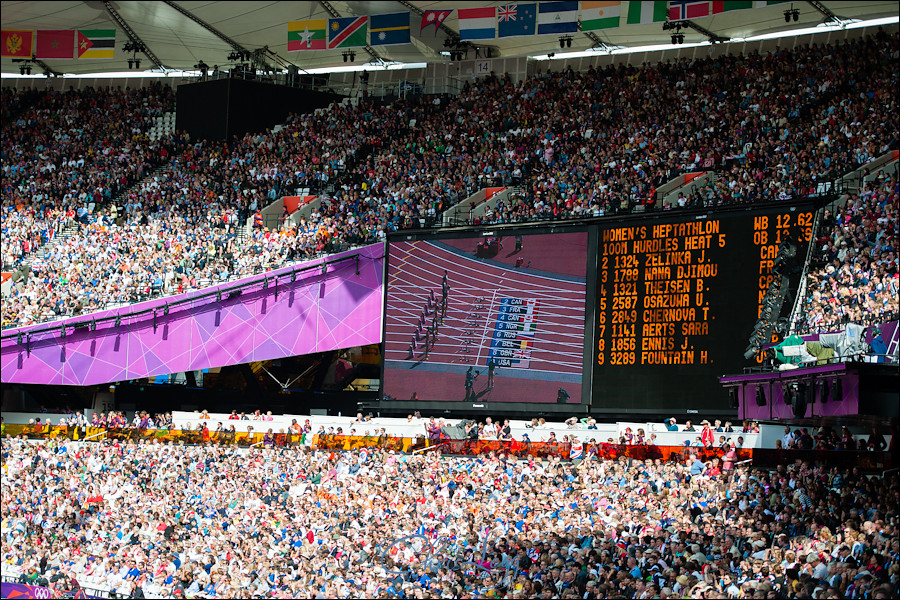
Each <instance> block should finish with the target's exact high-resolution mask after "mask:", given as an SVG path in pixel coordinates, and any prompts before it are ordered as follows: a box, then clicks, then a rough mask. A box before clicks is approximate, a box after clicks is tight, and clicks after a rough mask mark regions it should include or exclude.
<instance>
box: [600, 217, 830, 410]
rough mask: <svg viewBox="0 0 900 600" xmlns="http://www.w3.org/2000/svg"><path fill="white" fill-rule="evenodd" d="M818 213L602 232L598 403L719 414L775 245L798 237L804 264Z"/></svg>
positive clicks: (770, 274)
mask: <svg viewBox="0 0 900 600" xmlns="http://www.w3.org/2000/svg"><path fill="white" fill-rule="evenodd" d="M813 214H814V212H813V210H812V207H798V206H793V207H788V208H783V209H781V210H779V211H769V212H765V211H763V212H760V211H755V212H753V213H737V214H730V215H727V214H726V215H722V216H718V215H715V216H714V215H700V216H695V217H693V218H690V219H684V220H671V221H669V220H665V221H663V220H660V221H656V222H653V221H650V222H647V221H644V222H638V223H635V224H633V225H631V224H625V225H621V226H609V227H601V232H600V236H599V249H598V255H597V269H598V277H597V294H596V310H595V322H596V324H595V329H596V331H595V336H594V339H595V348H594V350H595V351H594V356H595V370H594V385H593V388H594V391H593V402H592V404H593V405H594V406H595V407H597V408H603V407H605V408H610V409H612V408H616V409H644V410H653V409H662V408H663V407H666V406H679V405H680V406H685V405H690V406H692V407H696V409H698V410H699V409H704V408H707V409H716V410H721V409H722V396H723V394H724V392H723V391H722V389H721V388H720V387H719V385H718V382H717V376H718V375H721V374H723V373H726V372H729V371H734V370H739V369H740V368H741V367H742V366H744V365H745V364H746V360H745V359H744V358H743V350H744V348H745V346H746V341H747V339H748V338H749V335H750V332H751V331H752V328H753V325H754V323H755V322H756V319H757V317H758V316H759V313H760V310H761V308H762V300H763V297H764V296H765V293H766V290H767V288H768V286H769V284H770V283H771V282H772V280H773V278H774V268H775V257H776V255H777V254H778V249H779V246H780V245H781V244H782V242H784V241H785V240H788V239H791V240H793V241H794V242H795V243H796V245H797V255H798V257H799V259H800V260H801V261H802V257H803V256H805V253H806V245H807V243H808V242H809V240H810V238H811V235H812V225H813ZM757 360H758V361H761V360H762V358H761V357H760V356H758V357H757Z"/></svg>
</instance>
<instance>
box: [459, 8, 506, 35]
mask: <svg viewBox="0 0 900 600" xmlns="http://www.w3.org/2000/svg"><path fill="white" fill-rule="evenodd" d="M456 14H457V15H458V16H459V39H460V40H492V39H494V38H495V37H497V13H496V8H495V7H493V6H488V7H485V8H460V9H458V10H457V11H456Z"/></svg>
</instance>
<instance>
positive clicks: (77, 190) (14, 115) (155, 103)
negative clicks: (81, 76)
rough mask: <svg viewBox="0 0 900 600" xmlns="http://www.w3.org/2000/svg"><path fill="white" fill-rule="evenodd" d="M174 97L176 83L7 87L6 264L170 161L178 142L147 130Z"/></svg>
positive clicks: (1, 178)
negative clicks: (79, 87) (154, 136)
mask: <svg viewBox="0 0 900 600" xmlns="http://www.w3.org/2000/svg"><path fill="white" fill-rule="evenodd" d="M174 102H175V95H174V93H173V91H172V90H171V88H169V87H164V86H162V85H153V86H149V87H146V88H142V89H138V90H130V89H127V88H126V89H125V90H121V89H116V90H113V89H94V88H85V89H83V90H77V91H76V90H70V91H68V92H57V91H53V90H45V91H42V92H34V91H25V92H16V91H12V90H7V89H4V90H3V104H4V115H3V117H4V119H3V136H2V144H0V157H2V168H0V187H2V190H3V203H2V233H3V237H2V249H0V258H2V262H3V264H4V265H8V266H15V265H16V264H17V263H18V262H19V261H20V260H21V259H23V258H24V257H25V256H26V255H27V254H29V253H30V252H32V251H34V250H35V249H36V248H38V247H39V246H40V245H41V244H43V243H46V242H47V241H49V240H51V239H53V237H54V235H55V234H57V233H58V232H59V231H60V230H61V229H62V228H63V226H64V225H66V224H68V223H73V222H74V221H75V220H83V219H84V217H85V216H86V215H87V213H88V210H89V207H90V205H91V204H94V205H97V204H100V203H102V202H105V201H109V200H110V199H111V198H113V197H114V196H115V195H116V194H117V193H118V192H119V191H121V190H124V189H126V188H127V187H128V186H130V185H131V184H133V183H135V182H137V181H139V180H141V179H142V178H143V177H144V176H145V175H146V174H149V172H150V171H151V170H152V169H153V168H154V167H156V166H158V165H160V164H163V163H164V162H165V161H166V159H167V157H168V155H169V152H170V150H171V140H170V139H169V138H168V137H166V136H164V137H161V138H160V139H159V140H156V139H153V140H151V139H150V138H149V137H148V135H147V132H148V131H149V129H150V128H151V126H152V125H153V120H154V118H155V117H159V116H161V115H163V114H164V113H165V112H168V111H171V110H172V109H173V108H174Z"/></svg>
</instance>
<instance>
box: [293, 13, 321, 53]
mask: <svg viewBox="0 0 900 600" xmlns="http://www.w3.org/2000/svg"><path fill="white" fill-rule="evenodd" d="M327 24H328V22H327V21H326V20H325V19H312V20H307V21H290V22H289V23H288V48H287V49H288V52H296V51H297V50H325V41H326V38H327V33H326V28H327V26H328V25H327Z"/></svg>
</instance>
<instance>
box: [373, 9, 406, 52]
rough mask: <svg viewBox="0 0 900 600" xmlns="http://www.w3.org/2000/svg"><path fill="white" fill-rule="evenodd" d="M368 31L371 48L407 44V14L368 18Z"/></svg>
mask: <svg viewBox="0 0 900 600" xmlns="http://www.w3.org/2000/svg"><path fill="white" fill-rule="evenodd" d="M369 31H371V32H372V35H371V40H372V41H371V42H370V43H371V44H372V45H373V46H390V45H393V44H408V43H409V13H408V12H401V13H390V14H387V15H372V16H371V17H369Z"/></svg>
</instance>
